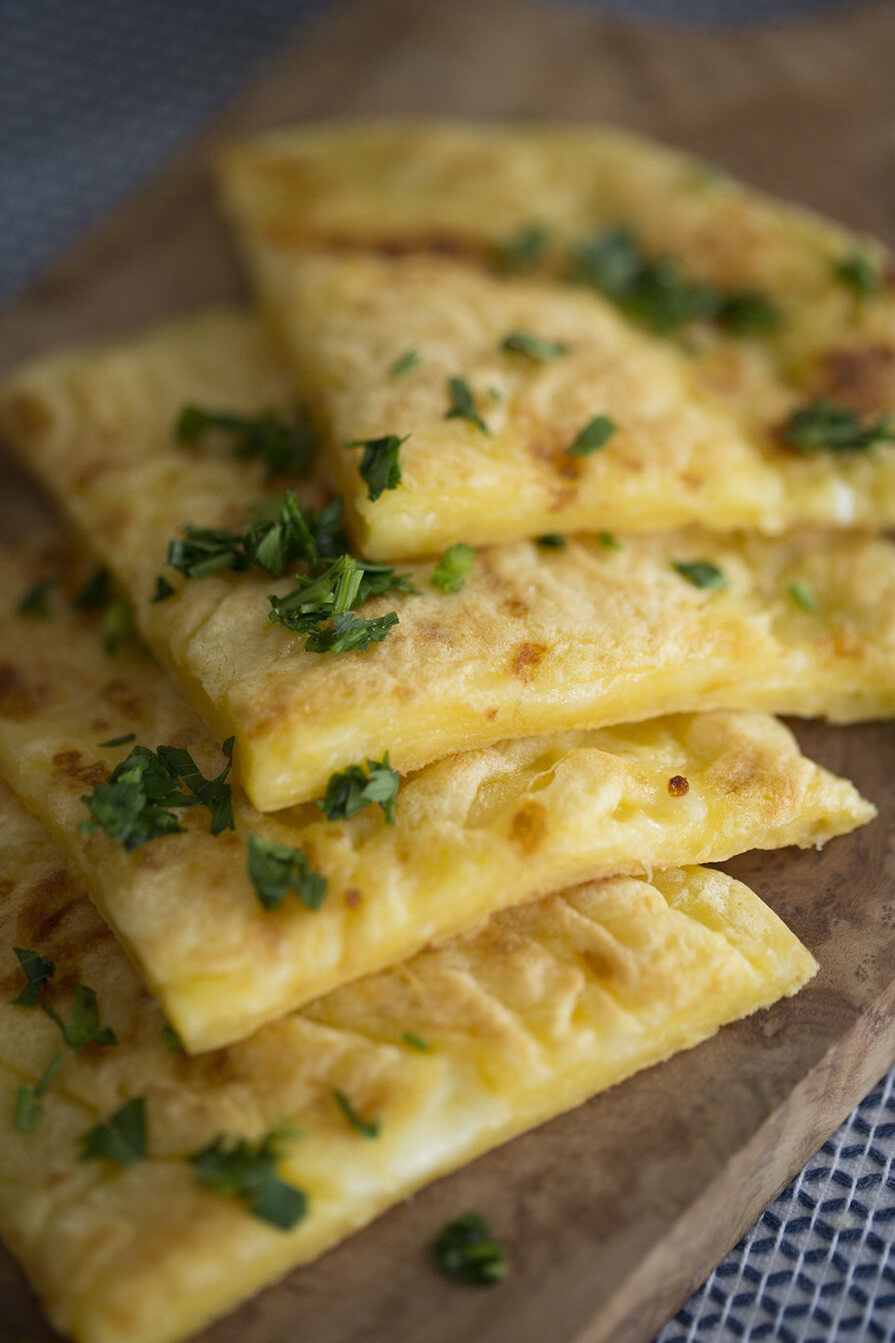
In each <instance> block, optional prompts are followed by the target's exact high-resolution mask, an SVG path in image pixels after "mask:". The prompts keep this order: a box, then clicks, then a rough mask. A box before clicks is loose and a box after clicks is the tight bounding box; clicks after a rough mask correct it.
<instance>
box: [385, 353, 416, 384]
mask: <svg viewBox="0 0 895 1343" xmlns="http://www.w3.org/2000/svg"><path fill="white" fill-rule="evenodd" d="M419 362H420V354H419V350H405V351H404V353H403V354H401V355H399V356H398V358H397V359H396V360H395V362H394V363H393V364H392V365H391V366H390V367H389V370H388V371H389V373H390V374H391V376H392V377H393V378H403V376H404V374H405V373H411V372H412V371H413V369H415V368H416V367H417V366H418V364H419Z"/></svg>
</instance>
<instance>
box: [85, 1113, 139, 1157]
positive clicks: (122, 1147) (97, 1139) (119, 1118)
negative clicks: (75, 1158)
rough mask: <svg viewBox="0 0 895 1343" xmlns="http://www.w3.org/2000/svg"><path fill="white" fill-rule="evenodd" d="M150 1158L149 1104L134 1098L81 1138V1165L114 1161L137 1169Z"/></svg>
mask: <svg viewBox="0 0 895 1343" xmlns="http://www.w3.org/2000/svg"><path fill="white" fill-rule="evenodd" d="M145 1157H146V1101H145V1098H144V1097H143V1096H134V1097H133V1098H132V1099H131V1100H129V1101H125V1102H124V1104H123V1105H122V1106H120V1107H119V1108H118V1109H117V1110H116V1111H115V1113H114V1114H113V1115H110V1116H109V1118H108V1119H107V1120H106V1122H105V1123H104V1124H97V1125H96V1126H95V1127H94V1128H92V1129H90V1130H89V1131H88V1132H87V1133H85V1134H83V1136H82V1138H81V1155H80V1158H79V1159H80V1160H81V1161H94V1160H105V1161H114V1162H115V1164H116V1165H118V1166H135V1165H136V1164H137V1162H138V1161H143V1160H144V1159H145Z"/></svg>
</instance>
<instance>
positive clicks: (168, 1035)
mask: <svg viewBox="0 0 895 1343" xmlns="http://www.w3.org/2000/svg"><path fill="white" fill-rule="evenodd" d="M161 1034H162V1044H163V1045H164V1046H165V1049H166V1050H167V1052H168V1053H169V1054H183V1053H185V1052H186V1051H185V1050H184V1047H183V1041H182V1040H181V1038H180V1036H179V1035H178V1034H177V1032H176V1031H175V1029H174V1027H173V1026H169V1025H168V1023H167V1022H165V1024H164V1026H163V1027H162V1032H161Z"/></svg>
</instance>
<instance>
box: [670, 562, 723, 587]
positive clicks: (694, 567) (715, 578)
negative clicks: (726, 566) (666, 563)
mask: <svg viewBox="0 0 895 1343" xmlns="http://www.w3.org/2000/svg"><path fill="white" fill-rule="evenodd" d="M673 567H674V568H675V569H676V570H677V572H678V573H679V574H680V576H681V578H685V579H686V580H687V582H688V583H692V584H693V586H694V588H726V587H727V579H726V578H725V576H724V573H723V571H722V570H721V569H719V568H718V566H717V565H716V564H712V563H711V561H710V560H675V561H674V562H673Z"/></svg>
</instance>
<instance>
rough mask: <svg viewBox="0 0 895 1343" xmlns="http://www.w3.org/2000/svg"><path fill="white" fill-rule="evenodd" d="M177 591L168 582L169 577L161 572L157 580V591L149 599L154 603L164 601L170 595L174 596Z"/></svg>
mask: <svg viewBox="0 0 895 1343" xmlns="http://www.w3.org/2000/svg"><path fill="white" fill-rule="evenodd" d="M176 591H177V589H176V588H175V587H173V586H172V585H171V584H170V583H169V582H168V580H167V578H164V577H163V576H162V575H161V574H159V575H158V577H157V578H156V580H155V591H154V592H153V594H152V596H151V597H150V599H149V600H150V601H151V602H153V603H155V602H164V601H167V600H168V598H169V597H173V596H174V593H175V592H176Z"/></svg>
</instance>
